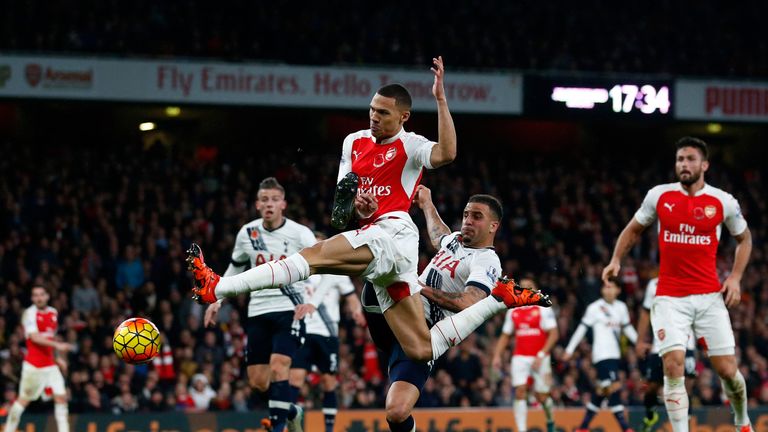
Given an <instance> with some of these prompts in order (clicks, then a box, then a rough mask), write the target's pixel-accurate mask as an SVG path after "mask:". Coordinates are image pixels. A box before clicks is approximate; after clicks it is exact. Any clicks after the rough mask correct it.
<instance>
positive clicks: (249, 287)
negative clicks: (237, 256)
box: [215, 253, 309, 299]
mask: <svg viewBox="0 0 768 432" xmlns="http://www.w3.org/2000/svg"><path fill="white" fill-rule="evenodd" d="M308 277H309V263H307V260H306V259H304V257H303V256H301V254H299V253H295V254H293V255H291V256H289V257H288V258H285V259H281V260H277V261H269V262H266V263H264V264H261V265H258V266H256V267H254V268H252V269H250V270H248V271H246V272H243V273H240V274H239V275H234V276H227V277H223V278H221V279H220V280H219V283H218V284H217V285H216V290H215V292H216V298H219V299H220V298H224V297H233V296H236V295H238V294H245V293H249V292H251V291H258V290H261V289H265V288H278V287H281V286H285V285H290V284H292V283H295V282H298V281H302V280H304V279H306V278H308Z"/></svg>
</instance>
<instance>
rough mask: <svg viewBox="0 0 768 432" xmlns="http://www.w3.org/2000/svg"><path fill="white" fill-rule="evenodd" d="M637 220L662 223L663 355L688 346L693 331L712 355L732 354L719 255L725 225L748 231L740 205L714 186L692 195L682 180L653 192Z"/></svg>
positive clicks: (658, 325) (658, 310) (659, 318)
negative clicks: (687, 342)
mask: <svg viewBox="0 0 768 432" xmlns="http://www.w3.org/2000/svg"><path fill="white" fill-rule="evenodd" d="M635 219H636V220H637V222H639V223H640V224H641V225H644V226H648V225H650V224H651V223H653V222H654V220H656V219H658V221H659V253H660V258H659V260H660V266H659V283H658V287H657V291H656V298H655V300H654V302H653V306H652V308H651V324H652V326H653V331H654V333H655V335H656V337H658V339H659V343H660V346H659V348H660V351H659V353H660V354H661V355H664V354H665V353H667V352H669V351H673V350H685V348H686V341H687V338H688V335H689V334H690V333H691V329H693V332H694V334H695V335H696V336H697V337H698V338H699V339H698V340H699V343H701V344H703V345H704V346H705V347H706V348H707V351H708V352H709V355H728V354H733V353H734V347H735V341H734V338H733V331H732V329H731V320H730V317H729V316H728V310H727V309H726V307H725V302H724V300H723V296H722V294H720V293H719V291H720V288H721V283H720V279H719V278H718V275H717V270H716V255H717V247H718V244H719V242H720V232H721V229H722V225H725V226H726V227H727V228H728V231H729V232H730V233H731V235H739V234H742V233H744V231H745V230H746V229H747V222H746V220H744V216H742V214H741V209H740V208H739V203H738V202H737V201H736V199H735V198H734V197H733V196H732V195H731V194H729V193H727V192H725V191H723V190H721V189H718V188H715V187H712V186H710V185H704V188H702V189H701V190H700V191H698V192H697V193H696V194H695V195H693V196H691V195H689V194H688V193H687V192H686V191H685V190H684V189H683V186H682V185H681V184H680V183H670V184H663V185H659V186H656V187H654V188H653V189H651V190H650V191H648V194H647V195H646V196H645V199H644V200H643V204H642V205H641V207H640V209H639V210H638V211H637V213H635Z"/></svg>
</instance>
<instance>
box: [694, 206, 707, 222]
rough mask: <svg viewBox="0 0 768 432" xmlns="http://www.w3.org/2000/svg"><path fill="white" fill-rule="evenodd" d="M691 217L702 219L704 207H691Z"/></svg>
mask: <svg viewBox="0 0 768 432" xmlns="http://www.w3.org/2000/svg"><path fill="white" fill-rule="evenodd" d="M693 218H694V219H696V220H702V219H704V209H703V208H701V207H696V208H695V209H693Z"/></svg>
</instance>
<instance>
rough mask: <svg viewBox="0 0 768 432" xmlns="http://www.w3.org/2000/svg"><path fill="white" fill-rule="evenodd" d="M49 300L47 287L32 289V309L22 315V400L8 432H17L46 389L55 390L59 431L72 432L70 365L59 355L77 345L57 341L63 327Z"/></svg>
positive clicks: (15, 405) (9, 419)
mask: <svg viewBox="0 0 768 432" xmlns="http://www.w3.org/2000/svg"><path fill="white" fill-rule="evenodd" d="M49 299H50V296H49V295H48V291H46V290H45V288H43V287H42V286H34V287H32V306H30V307H28V308H27V309H26V310H24V313H23V314H22V316H21V323H22V325H23V326H24V336H25V337H26V339H27V353H26V355H25V356H24V363H23V364H22V365H21V382H20V384H19V397H18V398H17V399H16V401H15V402H14V403H13V405H12V406H11V409H10V410H9V411H8V417H7V418H6V421H5V432H16V428H17V427H18V425H19V420H21V414H22V413H23V412H24V410H25V409H26V408H27V406H28V405H29V403H30V402H31V401H33V400H37V399H38V398H39V397H40V396H41V395H42V394H43V390H44V389H45V388H46V387H50V388H51V389H52V390H53V403H54V405H53V406H54V408H53V415H54V417H55V418H56V428H57V429H58V431H59V432H69V420H68V419H67V416H68V414H69V409H68V408H67V389H66V387H65V385H64V376H63V375H62V373H61V371H62V370H66V367H67V364H66V362H65V361H64V360H63V359H62V358H61V357H57V356H56V355H55V352H58V353H66V352H68V351H72V350H73V349H74V346H73V345H71V344H68V343H65V342H60V341H57V340H55V339H54V338H55V336H56V331H57V329H58V326H59V324H58V312H57V311H56V309H54V308H52V307H51V306H48V300H49Z"/></svg>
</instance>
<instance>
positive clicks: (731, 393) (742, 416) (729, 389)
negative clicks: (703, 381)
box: [720, 370, 749, 426]
mask: <svg viewBox="0 0 768 432" xmlns="http://www.w3.org/2000/svg"><path fill="white" fill-rule="evenodd" d="M720 383H721V384H722V385H723V391H725V394H726V396H728V401H729V402H730V403H731V407H732V408H733V423H734V424H735V425H736V426H743V425H748V424H749V414H748V413H747V383H746V382H745V381H744V375H742V374H741V371H739V370H737V371H736V375H734V376H733V378H730V379H725V378H720Z"/></svg>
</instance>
